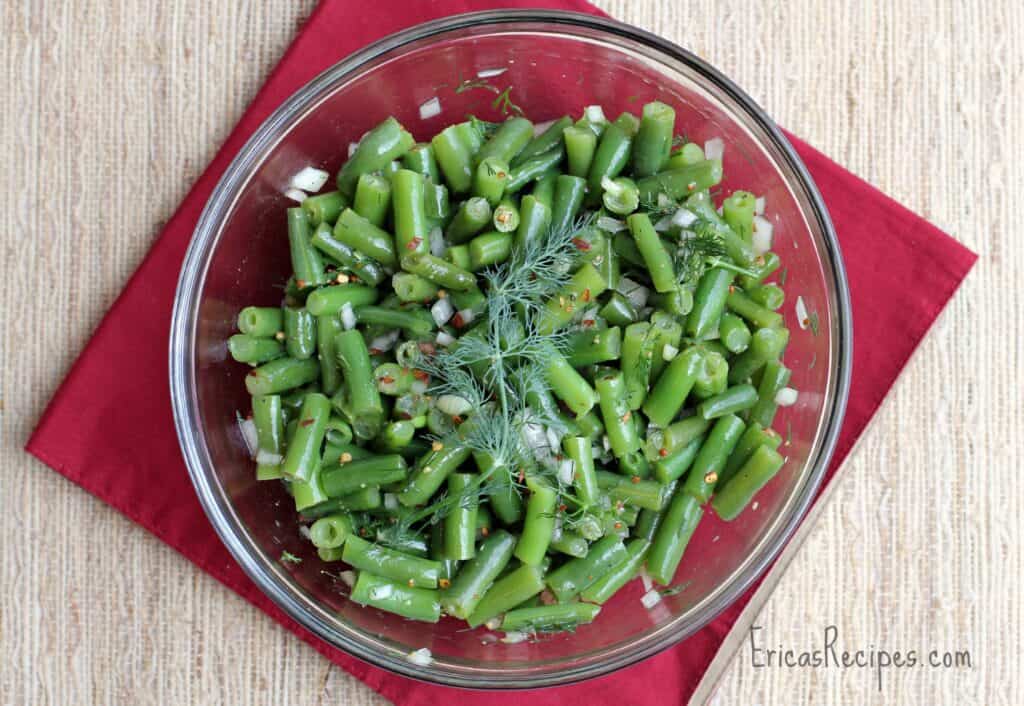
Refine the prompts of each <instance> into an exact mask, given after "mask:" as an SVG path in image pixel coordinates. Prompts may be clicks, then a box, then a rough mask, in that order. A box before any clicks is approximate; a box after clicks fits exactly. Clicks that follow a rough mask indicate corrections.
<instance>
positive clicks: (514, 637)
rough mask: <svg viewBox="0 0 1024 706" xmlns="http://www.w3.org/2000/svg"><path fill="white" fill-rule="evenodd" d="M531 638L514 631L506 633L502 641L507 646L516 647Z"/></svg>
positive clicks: (523, 633)
mask: <svg viewBox="0 0 1024 706" xmlns="http://www.w3.org/2000/svg"><path fill="white" fill-rule="evenodd" d="M529 637H530V636H529V635H527V634H526V633H525V632H519V631H518V630H513V631H512V632H507V633H505V637H503V638H501V641H502V642H504V643H505V644H506V645H515V644H517V643H519V642H523V641H524V640H527V639H529Z"/></svg>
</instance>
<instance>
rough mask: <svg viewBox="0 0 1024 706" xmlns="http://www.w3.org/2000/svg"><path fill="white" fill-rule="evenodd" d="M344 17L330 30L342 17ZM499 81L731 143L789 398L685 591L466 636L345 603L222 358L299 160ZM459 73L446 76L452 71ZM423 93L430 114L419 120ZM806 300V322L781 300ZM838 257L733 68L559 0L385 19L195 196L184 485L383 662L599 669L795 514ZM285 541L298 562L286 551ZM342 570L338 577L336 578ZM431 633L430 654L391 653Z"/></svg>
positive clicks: (260, 282)
mask: <svg viewBox="0 0 1024 706" xmlns="http://www.w3.org/2000/svg"><path fill="white" fill-rule="evenodd" d="M340 31H343V29H341V30H340ZM497 70H501V73H500V74H499V75H494V76H491V77H489V78H487V82H488V83H490V84H491V85H493V86H496V87H498V88H499V89H503V88H505V87H511V99H512V101H513V102H514V103H515V104H516V105H518V106H520V107H521V108H522V109H523V110H524V111H525V112H526V114H527V115H528V116H529V117H530V118H532V119H533V120H534V121H536V122H540V121H544V120H547V119H550V118H554V117H557V116H561V115H563V114H566V113H573V114H578V113H579V111H580V110H581V108H582V107H583V106H586V105H592V104H598V105H601V106H603V107H604V110H605V112H606V113H607V114H608V115H610V116H612V117H614V116H615V115H618V113H619V112H620V111H623V110H631V111H633V112H637V113H638V112H639V110H640V107H641V106H642V105H643V104H644V102H646V101H650V100H653V99H658V100H661V101H665V102H667V103H670V104H672V105H674V106H675V108H676V111H677V115H678V123H677V131H679V132H682V133H685V134H686V135H687V136H688V137H689V138H690V139H691V140H695V141H697V142H703V141H704V140H706V139H708V138H712V137H721V138H723V139H724V140H725V144H726V150H725V158H724V159H725V173H726V181H725V183H724V191H725V193H728V192H729V191H731V190H732V189H734V188H744V189H749V190H751V191H754V192H755V193H757V194H763V195H764V196H765V197H766V198H767V203H768V214H769V216H770V218H771V220H772V221H773V222H774V224H775V234H776V235H775V242H776V245H775V250H776V251H777V252H778V253H779V254H780V255H781V257H782V259H783V262H784V263H785V266H786V268H787V270H788V279H787V283H786V289H787V294H788V301H787V303H786V305H785V307H784V309H785V314H786V319H787V324H788V325H789V326H790V328H791V329H792V332H793V336H792V340H791V342H790V345H789V349H788V351H787V353H786V362H787V364H788V365H789V366H790V367H792V368H793V370H794V373H793V381H792V383H791V384H792V386H793V387H796V388H797V389H799V390H800V398H799V402H798V403H797V404H796V405H795V406H793V407H789V408H787V409H785V410H783V411H782V413H781V414H780V415H779V421H778V422H777V424H776V428H777V429H779V430H780V431H782V432H783V433H784V434H786V435H787V436H788V437H789V438H790V439H791V441H790V442H789V444H788V445H787V446H786V447H785V453H786V454H787V455H788V457H789V461H788V463H787V464H786V466H785V467H784V469H783V470H782V471H781V472H780V473H779V475H778V477H776V478H775V479H774V480H773V481H772V483H771V484H770V485H769V486H768V487H767V488H765V489H764V490H763V491H762V492H761V493H760V494H759V496H758V498H757V508H756V510H749V511H747V512H745V513H744V514H743V515H742V516H741V517H740V518H739V519H737V520H736V521H734V522H732V523H724V522H720V521H719V520H718V519H717V518H716V517H715V516H714V513H712V512H709V513H708V514H707V516H706V517H705V519H704V520H703V521H702V523H701V525H700V527H699V529H698V530H697V533H696V535H695V536H694V538H693V540H692V541H691V543H690V548H689V550H688V552H687V554H686V556H685V558H684V560H683V562H682V565H681V567H680V569H679V572H678V574H677V576H676V581H677V582H688V585H687V588H686V589H685V590H684V591H682V592H680V593H678V594H677V595H674V596H671V597H667V598H666V599H665V600H664V601H663V602H662V603H661V604H659V605H658V606H656V607H655V609H654V610H647V609H645V608H644V607H643V606H642V605H641V603H640V600H639V597H640V594H641V592H642V589H641V587H640V586H639V585H638V584H639V582H634V583H633V584H631V585H630V586H629V587H628V588H627V589H626V590H623V591H621V592H620V595H618V596H616V598H615V599H614V600H612V601H611V602H610V603H608V604H607V605H606V606H605V608H604V610H603V611H602V612H601V615H600V616H599V617H598V619H597V621H596V622H595V623H594V624H592V625H587V626H583V627H581V628H580V629H579V630H578V631H577V632H575V633H571V634H564V635H559V636H556V637H552V638H550V639H544V640H543V641H538V642H522V643H519V644H514V645H506V644H502V643H500V642H498V643H490V644H482V643H481V639H480V638H481V634H480V632H479V631H474V632H468V631H465V630H464V629H463V628H464V625H463V624H461V623H457V622H455V621H448V620H443V621H442V622H441V623H440V624H438V625H427V624H420V623H415V622H410V621H407V620H403V619H401V618H397V617H395V616H392V615H388V614H385V613H382V612H379V611H377V610H373V609H364V608H361V607H359V606H357V605H354V604H351V603H349V602H348V601H347V600H346V598H345V591H344V590H343V589H344V586H343V585H340V584H339V582H337V581H336V580H334V579H332V578H331V577H330V576H328V575H326V574H325V573H324V572H323V571H322V570H323V569H325V568H330V569H332V570H336V566H332V567H326V566H325V565H323V564H321V563H320V561H319V560H318V559H317V557H316V554H315V552H314V551H312V547H311V545H310V544H309V543H308V542H306V541H304V540H302V539H301V538H300V537H299V534H298V525H297V518H296V515H295V512H294V511H293V508H292V504H291V502H290V500H289V499H288V497H287V495H286V493H285V492H284V490H283V489H282V488H280V487H279V486H278V485H277V484H274V483H257V482H256V480H255V474H254V468H253V464H252V462H251V461H250V460H249V458H248V456H247V454H246V452H245V449H244V445H243V442H242V439H241V437H240V435H239V432H238V430H237V426H236V422H235V414H236V412H237V411H239V410H246V409H248V406H249V398H248V396H247V395H246V391H245V386H244V385H243V376H244V375H245V372H246V369H245V368H244V367H243V366H240V365H238V364H236V363H234V362H232V361H231V360H230V359H229V358H228V356H227V355H226V345H225V342H226V340H227V338H228V336H229V335H230V334H231V333H232V332H233V329H234V322H235V317H236V315H237V313H238V311H239V309H241V308H242V307H243V306H246V305H249V304H253V303H256V304H265V305H277V304H278V303H279V302H280V299H281V285H282V284H283V283H284V281H285V279H286V278H287V276H288V271H289V268H290V264H289V258H288V247H287V239H286V237H285V219H284V209H285V208H286V207H288V206H289V205H291V204H290V203H289V201H288V200H287V199H286V198H285V197H284V196H283V192H284V191H285V188H286V185H287V181H288V179H289V178H290V176H291V175H293V174H295V173H296V172H297V171H298V170H299V169H300V168H301V167H303V166H306V165H310V164H312V165H316V166H320V167H323V168H325V169H327V170H329V171H331V172H332V173H333V172H334V171H336V170H337V168H338V167H339V165H340V164H341V163H342V162H343V161H344V159H345V158H346V155H347V150H348V145H349V143H350V142H352V141H355V140H358V139H359V137H360V136H361V135H362V134H363V133H364V132H365V131H366V130H368V129H369V128H370V127H372V126H373V125H375V124H376V123H377V122H379V121H380V120H382V119H383V118H384V117H386V116H388V115H394V116H396V117H397V118H398V119H399V120H400V121H401V122H402V123H403V124H404V125H406V126H407V127H408V128H409V129H410V130H411V131H412V132H413V133H414V134H415V136H416V137H417V138H418V139H421V140H422V139H428V138H429V137H430V136H431V135H433V134H435V133H436V132H437V131H438V130H439V129H440V128H441V127H442V126H444V125H446V124H448V123H451V122H455V121H459V120H462V119H464V117H465V116H466V114H468V113H472V114H475V115H478V116H480V117H482V118H488V119H498V118H500V113H499V112H498V110H497V109H496V108H495V107H494V106H492V102H493V101H494V98H495V93H494V92H492V91H490V90H488V89H486V88H467V87H466V86H467V84H466V83H465V82H466V81H467V80H468V79H474V78H477V76H478V73H479V72H481V71H483V72H485V76H486V75H487V73H488V72H490V73H494V72H496V71H497ZM460 86H461V88H460ZM433 97H437V98H438V100H439V103H440V108H441V112H440V114H439V115H436V116H433V117H429V118H428V119H425V120H423V119H421V118H420V109H419V107H420V106H421V105H422V104H424V103H426V102H427V101H428V100H430V99H431V98H433ZM797 295H800V296H802V297H803V299H804V301H805V302H806V305H807V308H808V310H809V311H812V312H815V313H816V314H817V316H818V320H819V324H818V326H817V333H815V332H814V331H812V330H811V329H810V328H808V329H801V328H800V327H799V326H798V325H797V322H796V321H795V313H794V307H793V303H794V301H795V300H796V297H797ZM849 308H850V305H849V299H848V294H847V288H846V280H845V275H844V272H843V266H842V260H841V256H840V253H839V248H838V246H837V243H836V238H835V234H834V232H833V230H832V225H831V223H830V221H829V217H828V214H827V212H826V210H825V208H824V206H823V204H822V202H821V197H820V195H819V194H818V191H817V189H816V188H815V186H814V184H813V182H812V181H811V179H810V177H809V176H808V174H807V171H806V169H805V168H804V166H803V164H802V163H801V161H800V160H799V158H798V157H797V156H796V154H795V153H794V151H793V149H792V148H791V147H790V145H789V143H788V142H787V141H786V140H785V138H784V137H783V136H782V135H781V134H780V132H779V131H778V129H777V128H776V126H775V125H774V123H772V121H771V120H770V119H769V118H768V117H767V116H766V115H765V114H764V112H763V111H762V110H761V109H760V108H758V106H757V105H755V104H754V102H753V101H752V100H751V99H750V98H749V97H748V96H746V95H745V94H744V93H743V92H742V91H740V90H739V89H738V88H737V87H736V86H735V85H733V84H732V82H731V81H729V80H728V79H726V78H725V77H724V76H722V75H721V74H719V73H718V72H717V71H715V70H714V69H712V68H711V67H710V66H708V65H707V64H706V63H704V62H703V61H702V60H700V59H699V58H697V57H696V56H694V55H693V54H691V53H689V52H687V51H685V50H683V49H681V48H680V47H678V46H676V45H674V44H671V43H669V42H667V41H665V40H663V39H660V38H658V37H656V36H653V35H651V34H648V33H646V32H643V31H641V30H638V29H635V28H633V27H629V26H626V25H623V24H620V23H618V22H614V21H610V20H605V19H600V18H596V17H591V16H586V15H578V14H571V13H562V12H545V11H500V12H490V13H482V14H474V15H462V16H457V17H451V18H448V19H444V20H440V21H436V22H431V23H428V24H424V25H420V26H418V27H414V28H412V29H409V30H406V31H404V32H401V33H399V34H395V35H392V36H390V37H388V38H386V39H384V40H382V41H380V42H378V43H376V44H374V45H372V46H370V47H367V48H366V49H364V50H362V51H360V52H358V53H357V54H354V55H352V56H350V57H348V58H346V59H345V60H344V61H341V62H339V63H338V64H336V65H335V66H333V67H331V68H330V69H328V70H327V71H325V72H324V73H322V74H321V75H319V76H318V77H317V78H315V79H314V80H313V81H311V82H310V83H309V84H307V85H306V86H304V87H303V88H302V89H300V90H299V91H298V92H297V93H295V94H294V95H293V96H292V97H291V98H290V99H288V101H286V102H285V103H284V104H283V105H282V106H281V107H280V108H279V109H278V110H277V111H276V112H275V113H274V114H273V115H272V116H271V117H270V118H269V119H268V120H267V121H266V122H265V123H264V124H263V125H262V126H261V127H260V128H259V130H257V131H256V133H255V135H253V137H252V139H250V140H249V142H248V143H247V144H246V145H245V147H244V148H243V149H242V151H241V152H240V153H239V154H238V156H237V157H236V158H235V159H234V161H233V162H232V163H231V166H230V167H229V168H228V170H227V172H226V173H225V174H224V177H223V178H222V179H221V181H220V183H219V184H218V186H217V188H216V190H215V191H214V193H213V196H212V197H211V199H210V201H209V203H207V205H206V208H205V210H204V211H203V214H202V217H201V219H200V221H199V225H198V227H197V228H196V232H195V235H194V237H193V240H192V244H191V246H190V248H189V250H188V254H187V256H186V259H185V263H184V266H183V268H182V272H181V279H180V283H179V286H178V292H177V299H176V303H175V310H174V319H173V324H172V336H171V350H170V363H171V390H172V397H173V404H174V416H175V422H176V424H177V428H178V435H179V437H180V441H181V446H182V450H183V452H184V456H185V460H186V462H187V464H188V469H189V472H190V473H191V476H192V480H193V482H194V484H195V487H196V491H197V493H198V494H199V498H200V500H201V501H202V504H203V506H204V507H205V509H206V512H207V515H208V516H209V518H210V521H211V522H212V523H213V525H214V527H215V528H216V530H217V532H218V533H219V535H220V537H221V538H222V539H223V541H224V543H225V544H226V545H227V547H228V548H229V549H230V550H231V553H232V554H233V555H234V556H235V558H236V559H237V560H238V562H239V563H240V564H241V565H242V567H243V568H244V569H245V571H246V572H247V573H248V575H249V576H250V577H251V578H252V579H253V580H254V581H255V582H256V583H257V584H258V585H259V586H260V588H261V589H262V590H263V591H264V592H266V594H267V595H268V596H270V598H271V599H273V601H274V602H275V603H276V604H277V605H279V606H280V607H281V608H282V609H283V610H284V611H285V612H286V613H287V614H288V615H290V616H291V617H292V618H294V619H295V620H297V621H298V622H299V623H301V624H302V625H304V626H305V627H306V628H308V629H310V630H311V631H313V632H314V633H316V634H317V635H319V636H320V637H321V638H323V639H324V640H326V641H327V642H329V643H331V644H333V645H336V646H337V647H339V648H341V649H344V650H346V651H348V652H350V653H351V654H353V655H355V656H357V657H360V658H361V659H364V660H366V661H368V662H371V663H373V664H376V665H378V666H381V667H385V668H387V669H390V670H393V671H395V672H400V673H402V674H405V675H408V676H412V677H417V678H420V679H424V680H429V681H434V682H439V683H444V684H450V685H457V686H466V687H477V688H525V687H537V686H545V685H552V684H561V683H566V682H571V681H576V680H580V679H585V678H589V677H593V676H597V675H600V674H605V673H607V672H610V671H612V670H615V669H619V668H621V667H624V666H626V665H629V664H632V663H634V662H636V661H638V660H641V659H643V658H645V657H648V656H650V655H652V654H654V653H655V652H658V651H659V650H662V649H665V648H666V647H669V646H670V645H673V644H675V643H677V642H679V641H680V640H683V639H685V638H686V637H687V636H688V635H691V634H692V633H694V632H695V631H697V630H699V629H700V628H701V627H703V626H704V625H706V624H707V623H708V622H709V621H711V620H712V619H713V618H714V617H715V616H716V615H717V614H718V613H719V612H720V611H722V610H723V609H724V608H725V607H726V606H728V605H729V603H730V602H732V601H733V600H735V599H736V598H737V597H738V596H740V595H741V594H742V593H743V592H744V591H745V590H746V589H747V588H748V587H749V586H750V585H751V583H752V582H753V581H755V580H756V579H757V578H758V577H759V576H760V575H761V573H762V572H763V571H764V570H765V569H766V567H767V566H768V565H769V564H770V562H771V561H772V559H773V558H774V557H775V556H776V555H777V553H778V552H779V550H780V549H781V547H782V546H783V544H784V543H785V542H786V540H787V539H788V538H789V536H790V535H791V534H792V532H793V531H794V529H795V527H796V525H797V523H798V522H799V520H800V519H801V517H802V516H803V514H804V512H805V510H806V509H807V507H808V505H809V503H810V501H811V499H812V497H813V496H814V493H815V490H816V489H817V487H818V485H819V482H820V481H821V478H822V475H823V474H824V472H825V468H826V466H827V464H828V461H829V457H830V455H831V452H832V449H833V446H834V443H835V440H836V435H837V433H838V430H839V425H840V422H841V420H842V416H843V410H844V407H845V401H846V393H847V388H848V385H849V373H850V347H851V328H850V313H849ZM283 550H287V551H289V552H292V553H293V554H296V555H298V556H300V557H302V558H303V561H302V563H301V564H298V565H288V566H285V565H282V564H281V563H280V562H279V561H278V559H279V557H280V556H281V553H282V551H283ZM339 587H340V588H339ZM421 647H427V648H429V649H430V650H431V653H432V654H433V663H432V664H430V665H429V666H419V665H416V664H413V663H412V662H410V661H408V660H407V659H406V655H407V654H408V653H409V652H410V651H411V650H415V649H418V648H421Z"/></svg>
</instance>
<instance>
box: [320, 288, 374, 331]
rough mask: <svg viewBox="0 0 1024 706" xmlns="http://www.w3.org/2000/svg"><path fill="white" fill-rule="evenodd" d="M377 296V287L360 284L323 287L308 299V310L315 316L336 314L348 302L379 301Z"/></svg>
mask: <svg viewBox="0 0 1024 706" xmlns="http://www.w3.org/2000/svg"><path fill="white" fill-rule="evenodd" d="M377 296H378V292H377V289H376V287H364V286H362V285H358V284H337V285H334V286H331V287H321V288H320V289H317V290H316V291H314V292H312V293H311V294H310V295H309V298H308V299H306V310H307V311H308V312H309V313H310V314H312V315H313V316H326V315H336V314H338V313H339V312H341V310H342V308H343V307H344V306H345V305H346V304H348V305H350V306H352V307H360V306H365V305H367V304H373V303H374V302H376V301H377ZM318 340H319V339H318Z"/></svg>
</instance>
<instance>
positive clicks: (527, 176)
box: [505, 147, 565, 194]
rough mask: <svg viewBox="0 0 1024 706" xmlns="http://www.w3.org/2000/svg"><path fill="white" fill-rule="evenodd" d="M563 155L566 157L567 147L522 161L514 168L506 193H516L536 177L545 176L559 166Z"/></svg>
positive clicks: (506, 183)
mask: <svg viewBox="0 0 1024 706" xmlns="http://www.w3.org/2000/svg"><path fill="white" fill-rule="evenodd" d="M563 157H565V149H564V148H562V147H558V148H557V149H553V150H549V151H548V152H544V153H542V154H538V155H537V156H536V157H531V158H530V159H527V160H525V161H523V162H520V163H519V164H518V165H516V166H515V167H514V168H513V169H512V171H511V173H510V174H509V178H508V181H506V182H505V193H506V194H514V193H516V192H517V191H519V190H520V189H522V188H523V187H524V186H526V185H527V184H529V183H530V182H531V181H533V180H534V179H537V178H539V177H541V176H544V174H546V173H547V172H548V171H550V170H551V169H553V168H554V167H557V166H558V164H559V162H561V161H562V158H563Z"/></svg>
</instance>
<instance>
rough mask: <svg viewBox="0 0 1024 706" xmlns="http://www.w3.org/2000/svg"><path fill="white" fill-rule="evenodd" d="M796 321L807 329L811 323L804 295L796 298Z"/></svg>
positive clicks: (802, 327)
mask: <svg viewBox="0 0 1024 706" xmlns="http://www.w3.org/2000/svg"><path fill="white" fill-rule="evenodd" d="M796 322H797V324H798V325H799V326H800V328H801V329H804V330H807V327H808V326H810V325H811V319H810V318H809V317H808V316H807V305H806V304H804V298H803V297H797V298H796Z"/></svg>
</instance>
